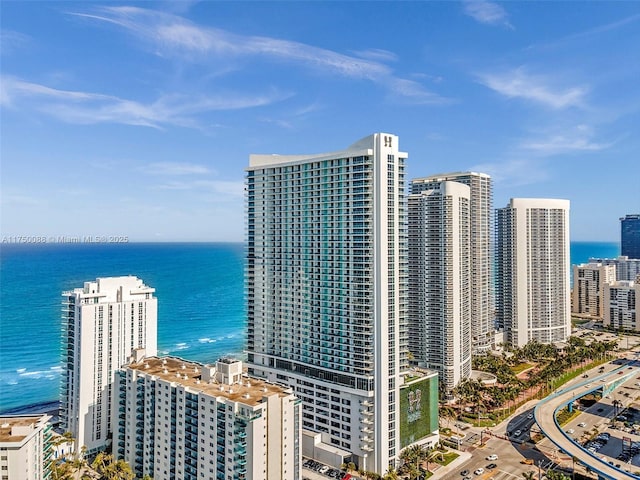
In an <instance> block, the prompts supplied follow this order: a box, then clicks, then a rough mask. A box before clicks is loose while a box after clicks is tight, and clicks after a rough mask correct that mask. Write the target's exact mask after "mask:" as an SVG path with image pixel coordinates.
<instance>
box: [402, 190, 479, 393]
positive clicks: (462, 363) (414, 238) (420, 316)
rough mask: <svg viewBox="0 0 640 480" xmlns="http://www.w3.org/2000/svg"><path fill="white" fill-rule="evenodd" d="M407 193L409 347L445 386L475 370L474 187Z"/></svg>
mask: <svg viewBox="0 0 640 480" xmlns="http://www.w3.org/2000/svg"><path fill="white" fill-rule="evenodd" d="M429 185H430V186H432V188H431V189H429V190H423V191H421V192H420V193H416V194H413V195H410V196H409V199H408V211H409V224H408V225H409V228H408V237H409V241H408V251H409V261H408V262H409V299H408V304H409V313H408V316H409V331H410V332H411V334H410V335H409V350H410V351H411V353H412V354H413V356H414V360H415V361H416V362H417V364H418V365H419V366H422V367H427V368H431V369H434V370H436V371H437V372H438V373H439V374H440V379H441V383H442V385H443V386H444V388H445V389H446V390H449V391H450V390H452V389H453V388H454V387H455V386H456V385H457V384H458V383H459V382H460V381H461V380H462V379H464V378H468V377H469V376H470V375H471V325H470V319H471V310H470V302H471V298H470V289H471V282H470V238H469V235H470V234H469V231H470V228H469V197H470V191H469V190H470V189H469V187H468V186H467V185H464V184H462V183H458V182H446V181H445V182H438V183H435V182H434V183H431V184H429Z"/></svg>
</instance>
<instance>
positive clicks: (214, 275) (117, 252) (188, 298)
mask: <svg viewBox="0 0 640 480" xmlns="http://www.w3.org/2000/svg"><path fill="white" fill-rule="evenodd" d="M618 255H619V246H618V244H616V243H590V242H575V243H572V244H571V261H572V263H584V262H586V261H587V260H588V259H589V258H590V257H604V258H612V257H616V256H618ZM243 258H244V246H243V245H242V244H216V243H210V244H202V243H176V244H164V243H148V244H145V243H132V244H45V245H37V246H30V245H7V244H5V245H2V246H1V248H0V412H4V411H7V410H14V409H16V408H17V407H23V406H28V405H35V404H45V403H47V402H53V401H55V400H56V399H57V397H58V392H59V387H60V372H61V367H60V316H61V312H60V310H61V300H62V298H61V293H62V292H63V291H65V290H70V289H73V288H79V287H82V285H83V283H84V282H85V281H89V280H94V279H95V278H97V277H107V276H116V275H129V274H130V275H136V276H138V277H139V278H141V279H142V280H144V282H145V283H146V284H147V285H149V286H151V287H154V288H155V289H156V297H158V350H159V352H160V353H161V354H169V355H174V356H179V357H182V358H185V359H188V360H196V361H200V362H203V363H207V362H209V363H210V362H214V361H215V360H216V359H218V358H219V357H220V356H222V355H227V354H229V355H236V356H240V357H242V356H243V354H242V351H243V348H244V345H245V310H244V308H245V306H244V277H243V272H244V270H243V268H244V259H243Z"/></svg>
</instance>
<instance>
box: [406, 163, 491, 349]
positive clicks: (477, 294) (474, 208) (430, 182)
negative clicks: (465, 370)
mask: <svg viewBox="0 0 640 480" xmlns="http://www.w3.org/2000/svg"><path fill="white" fill-rule="evenodd" d="M445 181H449V182H458V183H462V184H464V185H467V186H468V187H469V188H470V197H469V200H470V202H469V209H470V252H471V277H470V283H471V290H470V299H471V303H470V308H471V336H472V349H473V352H474V353H483V352H486V351H488V350H489V349H490V348H491V347H492V346H493V337H494V331H495V328H494V305H493V288H492V287H493V277H492V269H493V264H492V261H493V249H492V241H491V239H492V234H493V232H492V228H493V227H492V224H493V215H494V213H493V190H492V184H491V177H490V176H489V175H487V174H485V173H475V172H457V173H443V174H438V175H431V176H429V177H424V178H416V179H413V180H412V181H411V193H412V194H413V193H420V192H421V191H423V190H430V189H433V188H437V185H438V184H439V183H440V182H445Z"/></svg>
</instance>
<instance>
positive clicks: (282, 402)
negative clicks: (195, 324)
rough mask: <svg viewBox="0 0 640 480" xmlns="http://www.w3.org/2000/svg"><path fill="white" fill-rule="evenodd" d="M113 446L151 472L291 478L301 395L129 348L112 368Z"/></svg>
mask: <svg viewBox="0 0 640 480" xmlns="http://www.w3.org/2000/svg"><path fill="white" fill-rule="evenodd" d="M117 389H118V395H117V398H118V405H117V408H118V414H117V419H118V420H117V426H116V429H115V432H114V441H113V453H114V455H115V456H116V457H117V458H119V459H120V458H121V459H124V460H126V461H127V462H128V463H129V464H130V465H131V466H132V468H133V470H134V472H135V473H136V475H137V476H138V477H142V476H143V475H145V474H149V475H151V476H152V477H153V478H154V479H155V480H164V479H166V480H169V479H174V478H180V479H184V480H202V479H217V480H231V479H232V480H244V479H246V480H251V479H264V480H267V479H273V478H277V479H283V480H285V479H286V480H299V479H301V478H302V477H301V475H302V467H301V425H300V421H301V402H300V400H298V399H297V398H296V397H295V396H294V395H293V393H292V390H291V389H290V388H288V387H284V386H280V385H276V384H273V383H269V382H266V381H264V380H260V379H256V378H250V377H248V376H246V375H245V374H243V371H242V362H240V361H237V360H229V359H222V360H219V361H218V362H217V363H216V365H215V367H210V366H207V365H202V364H199V363H193V362H188V361H186V360H182V359H180V358H174V357H166V358H157V357H152V358H144V352H143V351H137V352H136V354H135V355H134V358H133V359H132V362H131V363H130V364H129V365H127V366H125V367H123V368H122V369H121V370H119V372H118V373H117Z"/></svg>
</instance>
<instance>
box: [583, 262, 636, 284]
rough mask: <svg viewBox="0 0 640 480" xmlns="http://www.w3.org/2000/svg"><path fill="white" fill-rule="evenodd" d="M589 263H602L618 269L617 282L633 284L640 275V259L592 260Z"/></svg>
mask: <svg viewBox="0 0 640 480" xmlns="http://www.w3.org/2000/svg"><path fill="white" fill-rule="evenodd" d="M589 263H602V264H603V265H614V266H615V267H616V280H622V281H626V282H633V281H634V280H635V278H636V277H637V276H638V275H640V258H629V257H622V256H621V257H618V258H590V259H589Z"/></svg>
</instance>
